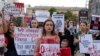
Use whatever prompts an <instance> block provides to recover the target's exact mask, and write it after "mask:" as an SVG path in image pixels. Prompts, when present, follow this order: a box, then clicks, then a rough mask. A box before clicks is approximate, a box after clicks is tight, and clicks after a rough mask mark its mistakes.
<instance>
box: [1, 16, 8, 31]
mask: <svg viewBox="0 0 100 56" xmlns="http://www.w3.org/2000/svg"><path fill="white" fill-rule="evenodd" d="M2 24H3V33H6V32H7V30H8V28H7V21H6V20H5V17H4V15H3V16H2Z"/></svg>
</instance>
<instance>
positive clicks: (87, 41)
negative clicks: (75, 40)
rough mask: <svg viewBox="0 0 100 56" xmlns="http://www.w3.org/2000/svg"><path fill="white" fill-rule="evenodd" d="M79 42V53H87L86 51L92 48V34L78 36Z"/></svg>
mask: <svg viewBox="0 0 100 56" xmlns="http://www.w3.org/2000/svg"><path fill="white" fill-rule="evenodd" d="M79 40H80V42H79V49H80V53H89V52H88V49H89V48H92V47H93V39H92V34H86V35H80V36H79Z"/></svg>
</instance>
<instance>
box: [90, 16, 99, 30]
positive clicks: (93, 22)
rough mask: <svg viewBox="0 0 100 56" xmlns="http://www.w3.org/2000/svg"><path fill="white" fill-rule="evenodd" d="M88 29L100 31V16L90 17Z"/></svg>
mask: <svg viewBox="0 0 100 56" xmlns="http://www.w3.org/2000/svg"><path fill="white" fill-rule="evenodd" d="M90 29H92V30H100V15H92V17H91V25H90Z"/></svg>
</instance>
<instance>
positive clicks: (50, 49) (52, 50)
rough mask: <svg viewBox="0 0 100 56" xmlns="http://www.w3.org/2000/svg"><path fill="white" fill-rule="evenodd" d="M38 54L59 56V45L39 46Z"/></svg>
mask: <svg viewBox="0 0 100 56" xmlns="http://www.w3.org/2000/svg"><path fill="white" fill-rule="evenodd" d="M40 53H41V54H42V56H59V53H60V45H59V44H41V45H40Z"/></svg>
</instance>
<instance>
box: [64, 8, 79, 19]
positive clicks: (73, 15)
mask: <svg viewBox="0 0 100 56" xmlns="http://www.w3.org/2000/svg"><path fill="white" fill-rule="evenodd" d="M64 15H65V19H69V20H73V21H77V19H78V17H77V16H76V15H75V14H73V13H72V12H71V11H70V10H69V11H67V12H65V13H64Z"/></svg>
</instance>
